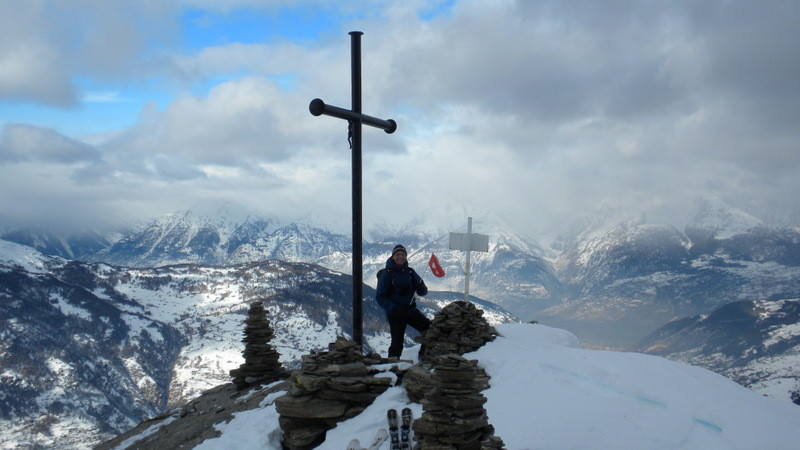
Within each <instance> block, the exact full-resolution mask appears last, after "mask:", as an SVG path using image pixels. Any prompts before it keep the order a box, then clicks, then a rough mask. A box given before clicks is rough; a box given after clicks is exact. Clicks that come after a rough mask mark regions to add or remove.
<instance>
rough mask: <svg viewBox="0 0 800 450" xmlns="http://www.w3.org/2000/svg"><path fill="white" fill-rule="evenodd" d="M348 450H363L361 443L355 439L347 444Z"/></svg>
mask: <svg viewBox="0 0 800 450" xmlns="http://www.w3.org/2000/svg"><path fill="white" fill-rule="evenodd" d="M347 450H361V441H359V440H358V439H353V440H352V441H350V443H349V444H347Z"/></svg>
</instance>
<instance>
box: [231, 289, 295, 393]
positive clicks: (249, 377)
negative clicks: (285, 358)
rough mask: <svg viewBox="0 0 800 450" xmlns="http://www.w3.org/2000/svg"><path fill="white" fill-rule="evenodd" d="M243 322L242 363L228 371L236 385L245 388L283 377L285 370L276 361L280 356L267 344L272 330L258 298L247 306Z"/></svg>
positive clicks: (270, 338) (238, 387)
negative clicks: (248, 307)
mask: <svg viewBox="0 0 800 450" xmlns="http://www.w3.org/2000/svg"><path fill="white" fill-rule="evenodd" d="M244 322H245V328H244V339H242V342H244V343H245V347H244V352H243V354H244V364H242V365H241V366H239V368H238V369H233V370H231V371H230V374H231V376H232V377H233V383H234V384H235V385H236V388H237V389H239V390H244V389H247V388H248V387H252V386H256V385H262V384H269V383H272V382H273V381H277V380H280V379H282V378H286V376H287V375H288V372H286V370H284V368H283V366H281V363H280V361H279V360H278V359H279V358H280V356H281V355H280V354H279V353H278V352H277V351H275V349H274V348H273V347H272V344H270V342H271V341H272V337H273V336H274V335H275V332H274V331H273V330H272V327H271V326H270V324H269V320H268V319H267V311H266V310H265V309H264V305H263V304H262V303H261V302H260V301H257V302H254V303H253V304H251V305H250V309H249V310H248V312H247V319H245V321H244Z"/></svg>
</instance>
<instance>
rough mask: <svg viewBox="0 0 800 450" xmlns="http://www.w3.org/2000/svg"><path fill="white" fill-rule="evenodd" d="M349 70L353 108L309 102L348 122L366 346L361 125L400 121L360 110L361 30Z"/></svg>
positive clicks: (357, 282)
mask: <svg viewBox="0 0 800 450" xmlns="http://www.w3.org/2000/svg"><path fill="white" fill-rule="evenodd" d="M349 34H350V71H351V79H352V99H353V107H352V109H349V110H348V109H344V108H339V107H336V106H331V105H326V104H325V102H323V101H322V100H320V99H318V98H315V99H314V100H311V104H309V105H308V109H309V111H311V114H313V115H315V116H319V115H322V114H325V115H326V116H332V117H338V118H339V119H344V120H347V121H348V122H349V134H348V136H349V137H350V139H351V147H352V157H353V340H354V341H355V342H356V343H357V344H358V345H359V346H360V347H362V348H363V339H364V338H363V308H362V296H363V289H362V285H363V283H364V280H363V278H364V275H363V273H362V271H363V268H362V261H361V258H362V245H361V243H362V238H361V236H362V233H361V125H362V124H367V125H369V126H371V127H375V128H380V129H382V130H383V131H385V132H387V133H389V134H391V133H394V131H395V130H396V129H397V123H396V122H395V121H394V120H392V119H389V120H383V119H377V118H375V117H372V116H368V115H366V114H362V113H361V35H362V34H364V33H362V32H360V31H351V32H350V33H349Z"/></svg>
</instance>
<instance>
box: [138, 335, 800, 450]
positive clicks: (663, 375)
mask: <svg viewBox="0 0 800 450" xmlns="http://www.w3.org/2000/svg"><path fill="white" fill-rule="evenodd" d="M496 328H497V330H498V331H499V332H500V336H499V337H498V338H497V339H496V340H495V341H493V342H490V343H488V344H486V345H485V346H484V347H482V348H481V349H479V350H477V351H476V352H473V353H468V354H466V355H465V356H466V357H467V358H469V359H477V360H478V361H479V365H480V366H481V367H483V368H485V370H486V372H487V373H488V374H489V375H490V376H491V382H490V383H491V387H490V388H489V389H487V390H485V391H483V395H484V396H485V397H486V398H487V400H488V401H487V403H486V405H485V408H486V410H487V413H488V417H489V422H490V423H491V424H492V425H493V426H494V428H495V434H496V435H497V436H500V437H501V438H502V439H503V441H504V443H505V445H506V447H507V448H509V449H523V448H686V449H702V450H705V449H709V448H734V449H736V448H742V449H751V448H794V447H795V446H796V443H797V442H798V439H800V408H797V407H796V406H795V405H792V404H791V403H787V402H780V401H777V400H772V399H769V398H766V397H763V396H761V395H759V394H757V393H755V392H752V391H750V390H748V389H745V388H743V387H741V386H739V385H737V384H736V383H733V382H732V381H730V380H728V379H726V378H724V377H722V376H720V375H717V374H715V373H713V372H710V371H708V370H705V369H701V368H698V367H694V366H689V365H685V364H681V363H676V362H672V361H669V360H666V359H664V358H659V357H653V356H647V355H641V354H636V353H621V352H610V351H597V350H585V349H582V348H580V344H579V342H578V339H577V338H576V337H575V336H574V335H572V334H571V333H569V332H566V331H564V330H560V329H556V328H550V327H546V326H543V325H529V324H504V325H497V326H496ZM416 350H417V349H416V348H409V349H406V351H405V353H404V355H403V356H404V358H410V359H413V357H414V355H415V354H416ZM521 374H524V376H522V375H521ZM276 397H277V395H276V394H270V396H268V397H266V398H265V399H264V401H262V402H261V403H260V404H259V406H258V407H256V408H253V409H250V410H248V411H242V412H238V413H236V414H235V415H234V416H233V417H232V419H231V420H230V421H228V422H227V423H221V424H219V425H217V426H215V428H216V429H217V430H218V431H220V432H221V435H220V436H219V437H217V438H213V439H208V440H206V441H205V442H203V444H202V445H201V448H206V449H221V448H250V449H279V448H280V443H279V440H280V438H279V437H280V435H281V431H280V426H279V424H278V414H277V412H276V410H275V406H274V399H275V398H276ZM520 405H525V406H524V407H525V410H524V413H522V414H521V413H520ZM404 407H410V408H411V410H412V411H413V414H414V417H420V416H421V414H422V412H423V408H422V406H421V405H419V404H414V403H409V400H408V397H407V396H406V394H405V390H404V389H403V388H402V387H392V388H390V389H389V390H387V391H386V392H385V393H383V394H382V395H381V396H379V397H378V398H377V399H376V401H375V402H374V403H373V404H372V405H370V406H369V407H368V408H367V409H366V410H365V411H364V412H363V413H361V414H359V415H358V416H356V417H354V418H352V419H349V420H347V421H344V422H341V423H339V424H338V425H337V426H336V427H335V428H334V429H332V430H330V431H329V432H328V433H327V436H326V439H325V442H324V443H323V444H322V445H321V447H320V448H331V449H337V448H346V446H347V445H348V443H349V442H350V440H351V439H354V438H356V439H359V440H360V441H361V442H369V441H370V440H371V439H372V436H373V435H374V434H375V431H376V430H378V429H379V428H382V427H385V426H386V423H385V421H386V419H385V416H386V411H387V410H388V409H390V408H395V409H401V408H404ZM154 426H157V425H154ZM146 432H147V431H146V430H145V431H144V433H146ZM126 437H127V436H126ZM137 437H140V436H136V435H134V436H133V437H127V438H128V439H135V438H137ZM154 437H155V438H156V440H155V441H153V440H151V441H149V442H151V443H157V442H158V441H157V434H156V435H154ZM151 439H152V437H151Z"/></svg>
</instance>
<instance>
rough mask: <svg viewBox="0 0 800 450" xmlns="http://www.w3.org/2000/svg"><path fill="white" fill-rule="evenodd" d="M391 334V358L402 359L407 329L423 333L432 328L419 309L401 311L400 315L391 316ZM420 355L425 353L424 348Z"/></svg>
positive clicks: (389, 317) (421, 349) (389, 316)
mask: <svg viewBox="0 0 800 450" xmlns="http://www.w3.org/2000/svg"><path fill="white" fill-rule="evenodd" d="M387 318H388V319H389V333H390V334H391V336H392V343H391V344H390V345H389V357H390V358H391V357H398V358H399V357H400V355H401V354H402V353H403V341H404V340H405V336H406V327H407V326H409V325H410V326H411V327H413V328H414V329H415V330H417V331H419V332H420V333H423V332H425V331H427V330H428V328H430V326H431V321H430V320H428V318H427V317H425V316H424V315H423V314H422V313H421V312H419V310H418V309H417V308H413V309H410V310H407V311H401V312H400V313H399V314H389V315H388V316H387ZM419 353H420V355H422V354H423V353H425V349H424V346H423V348H420V350H419Z"/></svg>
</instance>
